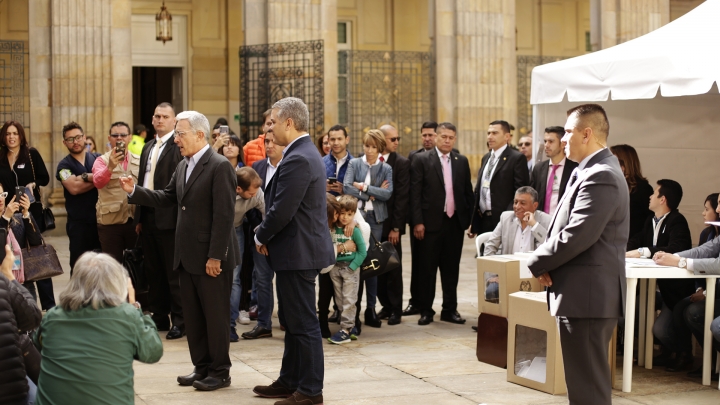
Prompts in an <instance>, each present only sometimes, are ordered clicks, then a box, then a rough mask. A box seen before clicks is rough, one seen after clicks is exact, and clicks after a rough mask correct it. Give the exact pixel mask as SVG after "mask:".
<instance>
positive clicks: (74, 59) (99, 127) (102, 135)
mask: <svg viewBox="0 0 720 405" xmlns="http://www.w3.org/2000/svg"><path fill="white" fill-rule="evenodd" d="M131 13H132V12H131V2H130V0H30V22H31V26H30V49H31V56H30V87H31V94H30V111H31V119H32V120H33V122H34V123H33V125H32V132H33V137H34V139H33V144H34V145H36V146H37V147H38V148H39V149H40V151H41V153H42V154H43V156H44V157H45V158H46V162H45V163H46V164H47V166H48V169H49V171H50V173H52V174H54V173H55V168H56V167H57V165H58V163H59V162H60V160H61V159H62V158H63V157H64V156H66V155H67V153H68V152H67V148H66V147H65V146H64V144H63V140H62V127H63V125H65V124H66V123H68V122H70V121H76V122H78V123H79V124H80V125H81V126H82V127H83V128H84V129H85V134H86V135H88V136H93V137H94V138H95V141H96V144H97V147H98V151H100V152H102V151H104V149H105V143H106V142H107V140H106V139H107V131H108V129H109V127H110V124H111V123H112V122H114V121H125V122H127V123H129V124H130V125H132V64H131V63H132V50H131V43H130V38H131V34H130V21H131ZM35 122H37V124H35ZM38 141H39V142H38ZM52 177H53V182H52V183H51V186H52V189H53V190H52V195H51V196H50V199H49V200H50V202H51V203H52V204H53V205H54V206H55V207H56V208H60V207H61V206H62V205H63V203H64V201H63V196H62V186H61V185H60V182H58V181H57V180H55V179H54V176H52ZM62 211H64V210H62Z"/></svg>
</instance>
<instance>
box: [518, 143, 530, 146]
mask: <svg viewBox="0 0 720 405" xmlns="http://www.w3.org/2000/svg"><path fill="white" fill-rule="evenodd" d="M530 145H532V142H520V143H519V144H518V146H530Z"/></svg>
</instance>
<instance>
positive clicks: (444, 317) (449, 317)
mask: <svg viewBox="0 0 720 405" xmlns="http://www.w3.org/2000/svg"><path fill="white" fill-rule="evenodd" d="M440 320H441V321H445V322H450V323H457V324H460V325H462V324H464V323H465V319H463V317H462V316H460V314H459V313H458V312H457V311H455V312H452V313H449V312H446V313H441V314H440Z"/></svg>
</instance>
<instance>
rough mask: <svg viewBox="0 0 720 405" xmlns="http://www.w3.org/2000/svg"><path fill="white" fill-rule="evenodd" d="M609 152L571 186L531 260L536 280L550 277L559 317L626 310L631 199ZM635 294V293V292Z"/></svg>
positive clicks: (604, 314) (550, 296)
mask: <svg viewBox="0 0 720 405" xmlns="http://www.w3.org/2000/svg"><path fill="white" fill-rule="evenodd" d="M626 190H627V183H626V182H625V177H624V176H623V174H622V170H621V169H620V163H619V162H618V160H617V158H616V157H615V156H613V154H612V153H611V152H610V150H609V149H603V150H601V151H600V152H598V153H597V154H596V155H595V156H593V157H592V158H591V159H590V160H589V161H588V164H587V165H586V166H585V168H584V170H582V171H581V172H580V173H579V175H578V178H577V180H576V181H575V182H574V184H572V185H571V186H569V187H568V189H567V190H566V191H565V194H564V195H563V197H562V199H561V200H560V202H559V203H558V208H557V210H556V212H555V215H554V217H553V219H552V221H551V223H550V228H548V238H547V240H546V241H545V243H543V244H542V245H540V246H539V247H538V248H537V249H536V250H535V253H534V254H533V256H532V257H531V258H530V259H529V260H528V267H529V268H530V271H532V273H533V274H534V275H535V277H537V276H539V275H541V274H545V273H549V274H550V276H551V278H552V283H553V284H552V286H551V287H550V288H548V292H547V294H548V306H549V308H550V312H551V314H552V315H553V316H566V317H578V318H618V317H620V316H622V315H623V309H624V308H625V289H626V287H625V248H626V246H627V241H628V237H627V234H628V229H629V227H630V212H629V208H630V196H629V195H628V193H627V192H626ZM633 294H634V292H633Z"/></svg>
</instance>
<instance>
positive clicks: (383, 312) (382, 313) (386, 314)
mask: <svg viewBox="0 0 720 405" xmlns="http://www.w3.org/2000/svg"><path fill="white" fill-rule="evenodd" d="M377 316H378V318H380V319H388V318H389V317H390V311H386V310H385V308H383V309H381V310H380V312H378V313H377Z"/></svg>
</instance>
